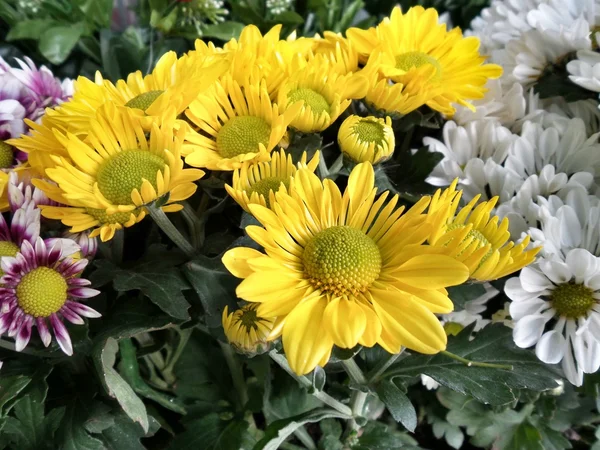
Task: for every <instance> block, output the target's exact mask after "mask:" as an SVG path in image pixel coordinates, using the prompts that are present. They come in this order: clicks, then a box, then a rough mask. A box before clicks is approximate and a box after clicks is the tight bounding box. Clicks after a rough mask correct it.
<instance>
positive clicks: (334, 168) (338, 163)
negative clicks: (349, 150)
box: [321, 153, 344, 178]
mask: <svg viewBox="0 0 600 450" xmlns="http://www.w3.org/2000/svg"><path fill="white" fill-rule="evenodd" d="M321 158H322V156H321ZM342 167H344V155H343V154H342V153H340V156H338V157H337V159H336V160H335V161H334V162H333V164H332V165H331V167H330V168H329V174H328V175H337V174H338V173H339V171H340V170H341V169H342ZM329 178H331V177H329Z"/></svg>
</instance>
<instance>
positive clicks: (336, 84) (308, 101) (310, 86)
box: [277, 55, 369, 133]
mask: <svg viewBox="0 0 600 450" xmlns="http://www.w3.org/2000/svg"><path fill="white" fill-rule="evenodd" d="M368 88H369V83H368V80H367V78H365V77H364V76H363V75H361V74H353V73H348V74H345V75H342V74H340V73H338V72H337V71H335V70H334V68H333V63H331V62H330V61H329V60H327V59H325V58H324V57H319V55H318V56H317V57H315V59H313V60H312V61H311V62H310V63H309V64H308V65H307V66H305V67H304V68H301V69H299V70H297V71H293V73H292V74H291V75H290V77H289V78H288V79H286V80H285V81H284V83H283V84H282V85H281V87H280V88H279V94H278V96H277V104H278V105H279V106H280V107H281V108H283V109H284V110H285V111H286V112H287V110H288V109H292V110H295V109H296V107H297V103H298V102H300V104H301V109H300V111H299V112H298V114H295V115H294V118H293V119H292V122H291V124H290V125H291V126H292V127H293V128H295V129H296V130H298V131H300V132H302V133H318V132H320V131H323V130H325V129H326V128H328V127H329V126H330V125H331V124H332V123H333V122H335V120H336V119H337V118H338V117H339V116H340V114H342V113H343V112H344V111H345V110H346V109H347V108H348V106H350V104H351V103H352V99H358V98H363V97H364V96H365V95H366V93H367V91H368Z"/></svg>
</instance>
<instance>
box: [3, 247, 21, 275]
mask: <svg viewBox="0 0 600 450" xmlns="http://www.w3.org/2000/svg"><path fill="white" fill-rule="evenodd" d="M17 253H19V247H17V245H16V244H14V243H13V242H10V241H0V259H1V257H3V256H12V257H15V256H17ZM2 276H4V271H3V270H2V269H0V277H2Z"/></svg>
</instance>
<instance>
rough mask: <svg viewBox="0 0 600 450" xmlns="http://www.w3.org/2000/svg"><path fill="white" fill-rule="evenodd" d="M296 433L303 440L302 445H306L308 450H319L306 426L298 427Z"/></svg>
mask: <svg viewBox="0 0 600 450" xmlns="http://www.w3.org/2000/svg"><path fill="white" fill-rule="evenodd" d="M294 435H295V436H296V437H297V438H298V440H299V441H300V442H302V445H304V446H305V447H306V448H307V449H308V450H317V446H316V445H315V441H314V440H313V438H312V437H310V434H308V431H306V428H304V426H300V427H298V428H296V431H294Z"/></svg>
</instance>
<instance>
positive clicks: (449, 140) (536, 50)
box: [424, 0, 600, 386]
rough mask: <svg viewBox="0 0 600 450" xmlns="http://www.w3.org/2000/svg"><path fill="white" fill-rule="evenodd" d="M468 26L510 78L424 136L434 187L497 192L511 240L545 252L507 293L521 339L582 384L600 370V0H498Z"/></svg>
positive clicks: (518, 341) (467, 194) (468, 196)
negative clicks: (432, 160) (435, 133)
mask: <svg viewBox="0 0 600 450" xmlns="http://www.w3.org/2000/svg"><path fill="white" fill-rule="evenodd" d="M471 28H472V30H471V31H469V32H468V33H470V34H471V35H474V36H477V37H478V38H479V39H480V40H481V45H482V47H483V53H484V54H487V55H489V56H490V60H491V61H492V62H494V63H496V64H500V65H501V66H502V67H503V69H504V75H503V76H502V78H501V79H499V80H492V81H490V82H489V85H488V88H489V91H488V93H487V94H486V96H485V98H483V99H481V100H479V101H477V102H475V103H474V105H475V107H476V111H471V110H468V109H466V108H458V110H457V113H456V114H455V116H454V117H452V118H451V120H448V122H446V124H445V126H444V129H443V135H442V137H441V138H440V139H439V140H437V139H433V138H425V139H424V144H425V145H427V146H429V149H430V151H432V152H439V153H441V154H442V155H443V159H442V160H441V161H440V162H439V164H438V165H437V166H436V167H435V169H434V170H433V172H432V173H431V175H430V176H429V178H428V182H429V183H430V184H432V185H434V186H440V187H443V186H448V185H449V184H450V183H451V182H452V181H453V180H454V179H456V178H458V179H459V188H461V189H463V192H464V194H463V197H464V199H465V200H467V201H468V200H471V199H472V198H474V197H475V196H477V195H480V196H481V197H482V198H483V199H486V198H491V197H494V196H498V197H499V201H498V204H497V207H496V214H497V215H498V216H499V217H508V218H509V219H510V232H511V235H512V238H513V239H515V240H518V239H520V238H522V236H523V234H524V233H525V232H529V233H530V234H531V236H532V240H533V244H532V245H534V246H539V245H543V251H542V252H540V254H539V257H538V260H537V261H536V262H535V263H534V264H533V265H531V266H529V267H527V268H525V269H524V270H522V271H521V273H520V275H519V276H518V277H514V278H511V279H509V280H507V282H506V285H505V293H506V295H507V297H508V298H509V299H510V300H511V303H510V306H509V308H508V311H509V313H510V316H511V319H512V324H511V325H512V326H513V328H514V333H513V337H514V340H515V343H516V344H517V345H518V346H519V347H522V348H529V347H534V346H535V352H536V355H537V356H538V358H539V359H540V360H542V361H544V362H545V363H548V364H558V363H561V364H562V368H563V371H564V373H565V376H566V378H567V379H568V380H569V381H570V382H571V383H572V384H574V385H576V386H580V385H581V384H582V383H583V376H584V374H585V373H593V372H596V371H597V370H598V369H599V368H600V198H599V195H600V110H599V102H598V93H599V92H600V47H599V44H600V33H597V30H600V0H492V2H491V5H490V6H489V7H488V8H486V9H484V10H483V11H482V13H481V16H480V17H478V18H476V19H475V20H474V21H473V22H472V24H471ZM449 119H450V118H449ZM481 312H483V311H478V313H477V314H480V313H481ZM444 320H450V319H448V318H444Z"/></svg>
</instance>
